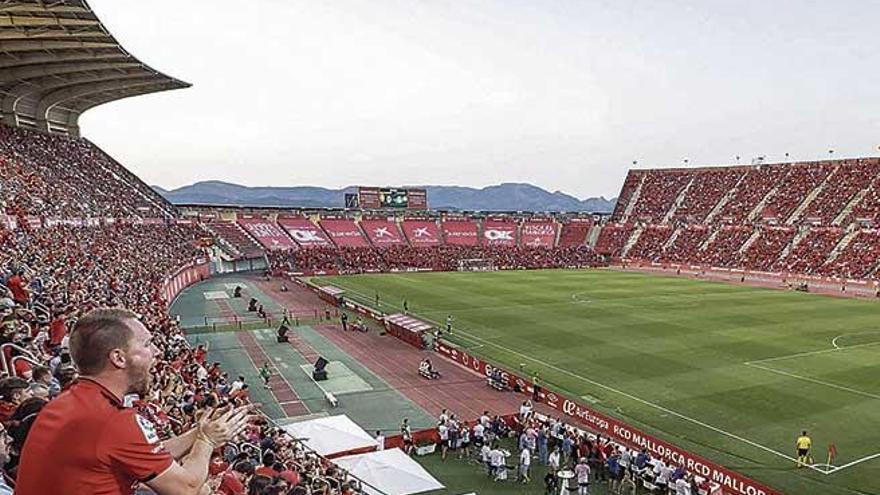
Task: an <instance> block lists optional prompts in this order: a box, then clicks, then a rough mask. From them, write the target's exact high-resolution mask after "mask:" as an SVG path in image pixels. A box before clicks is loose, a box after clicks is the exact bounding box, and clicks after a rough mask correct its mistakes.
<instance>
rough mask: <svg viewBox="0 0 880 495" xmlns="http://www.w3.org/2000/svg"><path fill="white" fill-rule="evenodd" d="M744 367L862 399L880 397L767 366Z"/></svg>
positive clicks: (749, 364)
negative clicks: (829, 388) (857, 396)
mask: <svg viewBox="0 0 880 495" xmlns="http://www.w3.org/2000/svg"><path fill="white" fill-rule="evenodd" d="M745 365H746V366H751V367H752V368H758V369H762V370H764V371H769V372H770V373H776V374H778V375H783V376H787V377H789V378H794V379H797V380H803V381H805V382H810V383H815V384H817V385H824V386H826V387H831V388H835V389H837V390H842V391H844V392H849V393H851V394H855V395H861V396H862V397H868V398H869V399H880V395H877V394H872V393H870V392H863V391H861V390H858V389H855V388H850V387H846V386H844V385H838V384H836V383H831V382H826V381H822V380H817V379H815V378H810V377H808V376H801V375H798V374H795V373H789V372H788V371H783V370H778V369H776V368H770V367H769V366H761V365H760V364H755V363H745Z"/></svg>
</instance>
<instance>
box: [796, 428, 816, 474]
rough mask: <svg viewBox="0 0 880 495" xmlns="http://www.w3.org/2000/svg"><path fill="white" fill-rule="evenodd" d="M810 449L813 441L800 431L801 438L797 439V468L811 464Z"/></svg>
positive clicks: (804, 432)
mask: <svg viewBox="0 0 880 495" xmlns="http://www.w3.org/2000/svg"><path fill="white" fill-rule="evenodd" d="M812 449H813V441H812V440H810V437H808V436H807V432H806V431H802V432H801V436H800V437H798V439H797V455H798V467H799V468H800V467H803V466H805V465H810V464H812V463H813V459H812V457H811V455H810V451H811V450H812Z"/></svg>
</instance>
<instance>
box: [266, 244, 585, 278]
mask: <svg viewBox="0 0 880 495" xmlns="http://www.w3.org/2000/svg"><path fill="white" fill-rule="evenodd" d="M269 259H270V264H271V266H272V268H273V270H278V271H282V272H303V273H321V272H338V273H370V272H385V271H389V270H400V271H405V270H433V271H454V270H458V269H459V267H460V262H461V261H463V260H474V259H481V260H485V261H486V262H487V265H489V266H492V267H493V268H495V269H502V270H503V269H537V268H567V267H586V266H596V265H597V264H600V263H601V259H600V257H599V256H598V255H597V254H596V253H595V252H594V251H593V250H592V249H590V248H589V247H588V246H584V245H582V246H572V247H555V248H546V247H532V246H463V245H441V246H426V247H411V246H404V245H395V246H388V247H384V248H374V247H340V248H328V247H310V248H304V249H299V250H295V251H275V252H271V253H269Z"/></svg>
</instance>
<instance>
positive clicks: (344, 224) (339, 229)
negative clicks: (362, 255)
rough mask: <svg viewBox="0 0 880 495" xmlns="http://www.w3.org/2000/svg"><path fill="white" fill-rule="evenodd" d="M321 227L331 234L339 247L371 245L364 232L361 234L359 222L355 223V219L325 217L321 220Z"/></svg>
mask: <svg viewBox="0 0 880 495" xmlns="http://www.w3.org/2000/svg"><path fill="white" fill-rule="evenodd" d="M321 227H323V228H324V231H325V232H327V235H329V236H330V238H331V239H333V242H335V243H336V245H337V246H339V247H348V246H353V247H365V246H369V243H368V242H367V240H366V239H364V236H363V234H361V229H359V228H358V226H357V224H355V223H354V220H350V219H347V218H338V219H324V220H321Z"/></svg>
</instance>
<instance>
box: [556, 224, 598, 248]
mask: <svg viewBox="0 0 880 495" xmlns="http://www.w3.org/2000/svg"><path fill="white" fill-rule="evenodd" d="M592 227H593V222H590V221H587V222H583V221H571V222H565V223H563V224H562V227H561V228H560V231H559V246H560V247H577V246H583V245H584V244H586V243H587V235H589V233H590V229H591V228H592Z"/></svg>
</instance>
